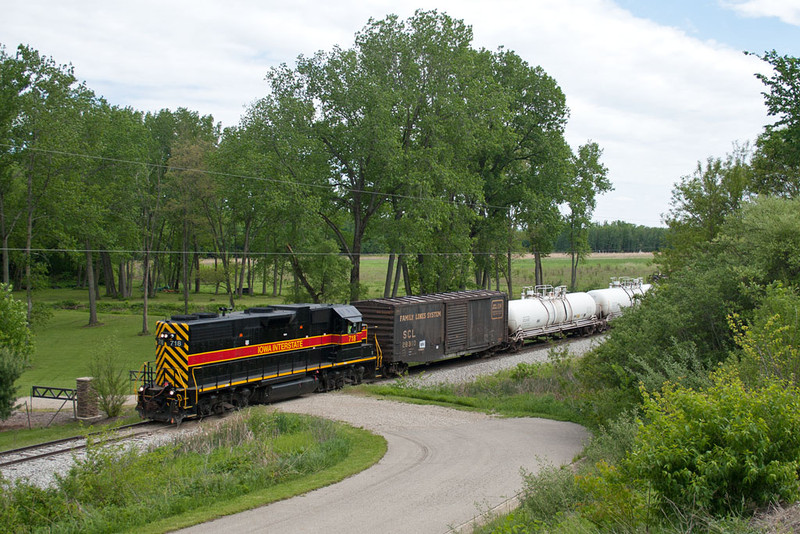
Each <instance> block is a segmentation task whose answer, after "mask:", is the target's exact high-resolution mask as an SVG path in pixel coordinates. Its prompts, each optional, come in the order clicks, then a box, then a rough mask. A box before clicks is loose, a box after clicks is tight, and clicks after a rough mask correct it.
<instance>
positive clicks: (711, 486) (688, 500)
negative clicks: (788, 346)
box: [626, 372, 800, 516]
mask: <svg viewBox="0 0 800 534" xmlns="http://www.w3.org/2000/svg"><path fill="white" fill-rule="evenodd" d="M798 393H800V391H798V390H797V388H795V387H794V386H788V385H787V384H786V383H783V382H778V381H772V382H771V383H769V384H768V385H767V386H765V387H763V388H759V389H755V390H750V389H748V388H746V387H745V386H744V384H743V383H742V381H741V380H740V379H739V378H738V377H737V376H735V375H733V374H731V373H723V372H720V373H717V374H716V375H715V377H714V384H713V386H712V387H710V388H709V389H708V390H707V391H704V392H699V391H695V390H692V389H686V388H681V387H678V386H675V385H666V386H665V387H664V389H663V391H662V392H660V393H654V394H652V395H650V394H647V393H645V394H644V408H643V409H644V412H643V413H644V415H643V417H644V422H643V423H642V425H641V427H640V429H639V433H638V435H637V437H636V442H635V444H634V447H633V450H632V451H631V454H630V457H629V458H628V460H627V461H626V466H627V468H628V469H629V470H630V473H631V476H633V477H637V478H640V479H642V480H644V481H646V482H647V483H648V484H649V485H650V486H651V487H652V488H653V489H654V490H655V491H657V492H658V494H659V495H660V496H661V498H662V501H661V502H662V508H664V509H665V511H668V510H669V508H670V506H672V505H674V506H676V507H677V508H678V509H680V510H705V511H708V512H710V513H711V514H714V515H718V516H721V515H726V514H729V513H731V512H734V513H741V512H744V511H751V510H753V509H754V508H755V507H758V506H764V505H767V504H770V503H774V502H779V501H783V500H788V501H793V500H796V499H798V498H800V485H798V468H800V410H799V409H798V408H800V401H798V398H800V397H798Z"/></svg>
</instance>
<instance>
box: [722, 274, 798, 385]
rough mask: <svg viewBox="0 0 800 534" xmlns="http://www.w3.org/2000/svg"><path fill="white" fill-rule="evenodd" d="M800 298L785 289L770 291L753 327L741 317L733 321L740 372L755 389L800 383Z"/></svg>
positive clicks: (754, 319) (771, 289)
mask: <svg viewBox="0 0 800 534" xmlns="http://www.w3.org/2000/svg"><path fill="white" fill-rule="evenodd" d="M799 313H800V297H798V295H797V293H796V291H795V290H793V289H791V288H786V287H783V286H781V285H772V286H769V287H768V288H767V292H766V295H765V296H764V298H763V300H762V301H761V302H760V303H759V307H758V309H756V311H755V314H754V317H753V320H752V322H751V324H750V325H746V324H744V323H743V322H742V320H741V318H740V317H739V316H738V315H734V316H732V317H731V318H730V321H731V329H732V330H733V331H734V332H735V340H736V344H737V345H738V346H739V347H740V349H741V352H740V354H739V362H738V368H739V370H740V372H741V375H742V378H743V380H745V382H746V383H748V384H749V385H752V386H754V387H756V386H759V385H762V384H763V383H764V382H765V381H767V382H769V381H770V380H773V379H779V380H782V381H786V382H791V383H793V384H794V385H798V381H799V380H800V316H798V314H799Z"/></svg>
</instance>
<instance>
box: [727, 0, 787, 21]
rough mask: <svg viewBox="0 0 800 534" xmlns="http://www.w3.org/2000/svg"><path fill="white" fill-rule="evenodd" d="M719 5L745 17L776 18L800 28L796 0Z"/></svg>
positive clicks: (732, 1)
mask: <svg viewBox="0 0 800 534" xmlns="http://www.w3.org/2000/svg"><path fill="white" fill-rule="evenodd" d="M720 5H721V6H722V7H725V8H727V9H732V10H734V11H736V12H737V13H739V14H740V15H742V16H745V17H751V18H758V17H777V18H779V19H780V20H782V21H783V22H785V23H786V24H792V25H794V26H800V1H798V0H721V1H720Z"/></svg>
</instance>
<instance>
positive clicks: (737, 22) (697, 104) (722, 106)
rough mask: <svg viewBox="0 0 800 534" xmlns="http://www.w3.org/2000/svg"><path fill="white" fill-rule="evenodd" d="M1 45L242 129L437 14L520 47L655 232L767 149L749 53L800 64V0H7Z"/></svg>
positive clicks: (608, 207) (581, 138)
mask: <svg viewBox="0 0 800 534" xmlns="http://www.w3.org/2000/svg"><path fill="white" fill-rule="evenodd" d="M7 4H11V5H6V6H4V7H3V9H2V11H3V17H2V19H0V43H2V44H4V45H5V46H6V48H7V51H9V52H13V49H14V48H15V47H16V46H17V45H18V44H20V43H24V44H28V45H30V46H32V47H33V48H35V49H37V50H38V51H39V52H40V53H41V54H43V55H45V56H50V57H52V58H53V59H54V60H55V61H57V62H58V63H71V64H72V65H73V66H74V68H75V73H76V75H77V76H78V78H79V79H81V80H85V81H86V83H87V85H88V86H89V87H90V88H91V89H92V90H94V91H95V93H97V94H99V95H102V96H104V97H105V98H106V99H107V100H108V101H109V102H111V103H112V104H116V105H120V106H132V107H134V108H136V109H140V110H146V111H157V110H159V109H163V108H169V109H175V108H177V107H181V106H182V107H186V108H189V109H193V110H196V111H198V112H200V113H201V114H204V115H205V114H211V115H213V116H214V118H215V119H216V120H217V121H219V122H221V123H222V125H223V126H233V125H236V124H237V123H238V121H239V117H240V116H241V114H242V112H243V110H244V109H245V108H246V107H247V105H248V104H249V103H251V102H252V101H254V100H256V99H258V98H260V97H262V96H264V95H265V94H266V91H267V86H266V83H265V82H264V75H265V74H266V72H267V70H268V69H269V68H270V67H272V66H275V65H278V64H280V63H287V64H289V65H293V64H294V61H295V59H296V58H297V56H298V55H300V54H303V55H310V54H313V53H314V52H316V51H318V50H330V49H331V48H332V47H333V46H334V45H339V46H341V47H344V48H347V47H350V46H352V43H353V36H354V34H355V33H356V32H357V31H359V30H360V29H362V28H363V27H364V25H365V24H366V22H367V21H368V20H369V19H370V18H371V17H372V18H376V19H382V18H384V17H385V16H386V15H387V14H390V13H394V14H397V15H399V16H400V17H401V18H407V17H409V16H410V15H412V14H413V12H414V10H415V9H437V10H439V11H441V12H445V13H447V14H448V15H450V16H452V17H454V18H458V19H462V20H464V21H465V22H466V23H467V24H469V25H470V26H472V28H473V32H474V46H475V47H476V48H481V47H482V48H488V49H492V50H495V49H497V48H498V47H499V46H503V47H505V48H507V49H511V50H514V51H516V52H517V53H518V54H519V55H520V56H521V57H523V58H524V59H525V60H526V61H528V63H530V64H531V65H541V66H542V67H543V68H544V70H545V71H546V72H547V73H548V74H550V75H551V76H553V77H554V78H555V79H556V81H557V82H558V83H559V85H560V86H561V88H562V89H563V90H564V93H565V94H566V96H567V104H568V106H569V107H570V110H571V115H570V121H569V124H568V126H567V138H568V140H569V142H570V144H571V145H572V146H573V147H574V148H577V147H578V145H580V144H582V143H585V142H586V141H588V140H592V141H595V142H597V143H598V144H599V145H600V146H601V147H602V148H603V150H604V154H603V162H604V163H605V165H606V166H607V167H608V169H609V177H610V178H611V181H612V182H613V184H614V187H615V190H614V191H613V192H612V193H608V194H606V195H604V196H603V197H602V198H601V199H600V200H599V202H598V206H597V209H596V211H595V220H597V221H599V222H602V221H605V220H607V221H612V220H623V221H626V222H631V223H634V224H641V225H648V226H657V225H660V224H662V215H663V214H664V213H666V212H667V211H668V209H669V199H670V192H671V190H672V186H673V185H674V184H675V182H677V181H678V180H679V179H680V178H681V176H685V175H688V174H691V173H692V172H693V171H694V170H695V168H696V166H697V163H698V161H705V160H706V159H707V158H708V157H712V156H713V157H724V156H725V155H726V154H728V153H729V152H730V151H731V150H732V148H733V145H734V143H744V142H747V141H751V142H752V141H753V140H754V139H755V138H756V136H757V135H758V134H759V133H760V132H761V131H762V129H763V127H764V125H765V124H768V123H770V122H771V118H770V117H768V116H767V115H766V111H765V107H764V103H763V97H762V95H761V92H762V91H763V90H764V86H763V84H761V82H759V81H758V80H757V79H756V78H755V77H754V73H756V72H764V73H766V72H768V70H767V69H768V67H769V66H768V65H767V64H765V63H764V62H762V61H760V60H759V59H758V58H755V57H753V56H745V55H744V54H743V53H742V52H743V51H750V52H756V53H759V54H760V53H763V52H765V51H767V50H772V49H775V50H777V51H778V53H779V54H782V55H784V54H788V55H791V56H800V0H671V1H664V0H493V1H491V2H489V1H486V0H435V1H433V0H418V2H417V3H416V4H412V3H408V2H399V1H396V0H369V1H360V2H359V1H355V0H340V1H338V2H330V1H321V0H295V1H294V2H286V1H280V2H278V1H273V0H262V1H255V0H226V1H225V2H222V1H217V2H214V1H211V0H192V1H183V0H181V1H171V0H167V1H165V0H159V1H139V0H129V1H127V2H110V1H108V0H103V1H94V0H82V1H70V0H61V1H56V0H51V1H45V0H38V1H37V0H30V1H28V2H13V4H12V3H11V2H7Z"/></svg>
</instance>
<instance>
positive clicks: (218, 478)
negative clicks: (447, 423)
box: [0, 407, 386, 533]
mask: <svg viewBox="0 0 800 534" xmlns="http://www.w3.org/2000/svg"><path fill="white" fill-rule="evenodd" d="M99 441H100V438H98V439H97V441H96V442H95V443H94V444H92V445H90V446H89V447H88V449H87V454H86V457H85V459H82V460H78V461H77V462H76V464H75V466H74V467H73V468H72V469H71V470H70V471H69V473H67V474H66V475H64V476H61V477H58V478H57V480H56V483H55V484H54V485H53V486H51V487H48V488H46V489H43V488H38V487H35V486H33V485H31V484H29V483H26V482H17V483H10V482H8V481H5V480H2V479H0V493H1V494H2V499H1V500H0V501H1V502H0V521H2V524H3V529H4V530H6V531H8V532H19V533H27V532H51V533H62V532H63V533H69V532H74V533H78V532H80V533H85V532H98V533H99V532H124V531H130V532H133V531H142V529H143V528H144V527H146V529H147V531H148V532H166V531H169V530H174V529H176V528H181V527H185V526H189V525H192V524H196V523H200V522H203V521H208V520H210V519H213V518H214V517H219V516H221V515H226V514H230V513H235V512H237V511H242V510H246V509H249V508H252V507H253V506H257V505H262V504H267V503H270V502H273V501H276V500H280V499H283V498H286V497H289V496H292V495H295V494H297V493H303V492H306V491H309V490H311V489H314V488H317V487H320V486H324V485H327V484H331V483H333V482H336V481H338V480H341V479H343V478H345V477H347V476H349V475H351V474H353V473H356V472H358V471H361V470H363V469H365V468H366V467H368V466H369V465H372V464H373V463H375V462H376V461H378V460H379V459H380V458H381V457H382V456H383V454H384V452H385V450H386V443H385V441H384V440H383V438H381V437H379V436H375V435H373V434H370V433H369V432H367V431H365V430H361V429H355V428H352V427H349V426H346V425H343V424H339V423H333V422H331V421H327V420H324V419H319V418H314V417H309V416H303V415H295V414H285V413H280V412H276V411H272V410H270V409H268V408H265V407H254V408H250V409H248V410H246V411H244V412H240V413H238V414H236V415H234V416H232V417H229V418H227V419H225V420H224V421H223V422H221V423H220V424H218V425H214V424H207V425H204V426H203V427H202V429H201V430H200V431H198V432H197V433H194V434H191V435H190V436H184V437H182V438H181V439H180V440H179V441H176V442H174V443H171V444H168V445H163V446H160V447H157V448H151V449H150V450H148V451H138V450H133V449H130V448H124V446H123V445H116V446H114V445H112V446H109V445H101V444H100V443H99ZM209 495H213V500H214V506H213V507H209V506H208V502H209V500H208V498H207V497H208V496H209Z"/></svg>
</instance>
